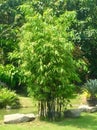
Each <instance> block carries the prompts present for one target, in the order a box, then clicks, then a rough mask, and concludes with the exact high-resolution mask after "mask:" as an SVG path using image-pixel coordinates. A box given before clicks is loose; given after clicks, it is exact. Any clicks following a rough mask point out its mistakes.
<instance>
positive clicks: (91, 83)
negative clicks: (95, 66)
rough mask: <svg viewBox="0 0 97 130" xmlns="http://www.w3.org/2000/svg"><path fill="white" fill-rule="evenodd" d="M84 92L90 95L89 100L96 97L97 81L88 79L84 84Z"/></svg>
mask: <svg viewBox="0 0 97 130" xmlns="http://www.w3.org/2000/svg"><path fill="white" fill-rule="evenodd" d="M84 88H85V90H86V91H87V92H88V94H89V95H90V98H93V97H96V95H97V79H90V80H88V81H87V82H86V83H85V84H84Z"/></svg>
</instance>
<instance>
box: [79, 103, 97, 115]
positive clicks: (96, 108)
mask: <svg viewBox="0 0 97 130" xmlns="http://www.w3.org/2000/svg"><path fill="white" fill-rule="evenodd" d="M79 109H80V110H81V111H82V112H91V113H93V112H97V106H94V107H93V106H88V105H81V106H79Z"/></svg>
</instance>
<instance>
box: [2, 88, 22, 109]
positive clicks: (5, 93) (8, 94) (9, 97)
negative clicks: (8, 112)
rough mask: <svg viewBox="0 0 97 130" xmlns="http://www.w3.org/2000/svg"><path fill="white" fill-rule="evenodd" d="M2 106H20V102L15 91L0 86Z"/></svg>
mask: <svg viewBox="0 0 97 130" xmlns="http://www.w3.org/2000/svg"><path fill="white" fill-rule="evenodd" d="M0 89H1V90H0V108H6V107H7V106H10V107H11V108H19V107H20V102H19V98H18V96H17V94H16V93H15V92H14V91H10V90H8V89H7V88H0Z"/></svg>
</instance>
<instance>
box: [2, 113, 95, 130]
mask: <svg viewBox="0 0 97 130" xmlns="http://www.w3.org/2000/svg"><path fill="white" fill-rule="evenodd" d="M0 130H97V113H94V114H92V113H90V114H89V113H84V114H82V116H81V117H80V118H76V119H64V120H62V121H59V122H48V121H40V120H38V119H36V120H35V121H33V122H28V123H22V124H13V125H6V124H3V123H2V122H1V124H0Z"/></svg>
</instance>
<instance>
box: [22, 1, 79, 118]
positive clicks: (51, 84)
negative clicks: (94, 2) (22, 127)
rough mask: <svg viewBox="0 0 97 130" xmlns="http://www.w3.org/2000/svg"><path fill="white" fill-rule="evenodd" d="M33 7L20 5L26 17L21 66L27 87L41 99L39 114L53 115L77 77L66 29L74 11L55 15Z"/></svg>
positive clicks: (72, 87)
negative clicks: (38, 10) (35, 9)
mask: <svg viewBox="0 0 97 130" xmlns="http://www.w3.org/2000/svg"><path fill="white" fill-rule="evenodd" d="M32 7H33V6H31V5H30V4H29V3H28V4H25V5H23V6H21V10H22V11H23V12H24V13H25V19H26V23H25V24H24V25H23V26H22V28H21V42H20V52H21V57H22V58H21V59H22V63H23V64H21V67H22V69H23V68H24V69H25V70H26V71H28V74H29V91H30V92H31V89H32V95H34V97H35V98H36V99H37V100H38V101H40V109H41V116H49V115H50V116H51V117H50V118H54V114H53V112H55V111H59V112H61V110H62V109H61V107H65V106H64V105H67V104H68V103H67V102H68V101H69V100H68V99H69V98H71V97H72V94H73V93H74V88H75V86H74V84H73V82H75V81H79V78H78V74H77V73H76V70H77V68H78V65H77V64H76V61H75V60H74V57H73V55H72V53H73V49H74V45H73V43H72V42H70V40H69V38H70V37H73V32H72V31H71V32H69V31H68V30H69V27H70V26H71V25H72V22H73V21H76V13H75V12H74V11H71V12H68V11H66V12H65V13H64V14H62V15H60V17H57V16H56V15H54V14H53V10H52V9H50V8H47V9H45V10H44V11H43V14H42V15H41V14H40V13H38V12H36V11H34V9H33V8H32ZM59 106H60V107H59Z"/></svg>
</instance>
